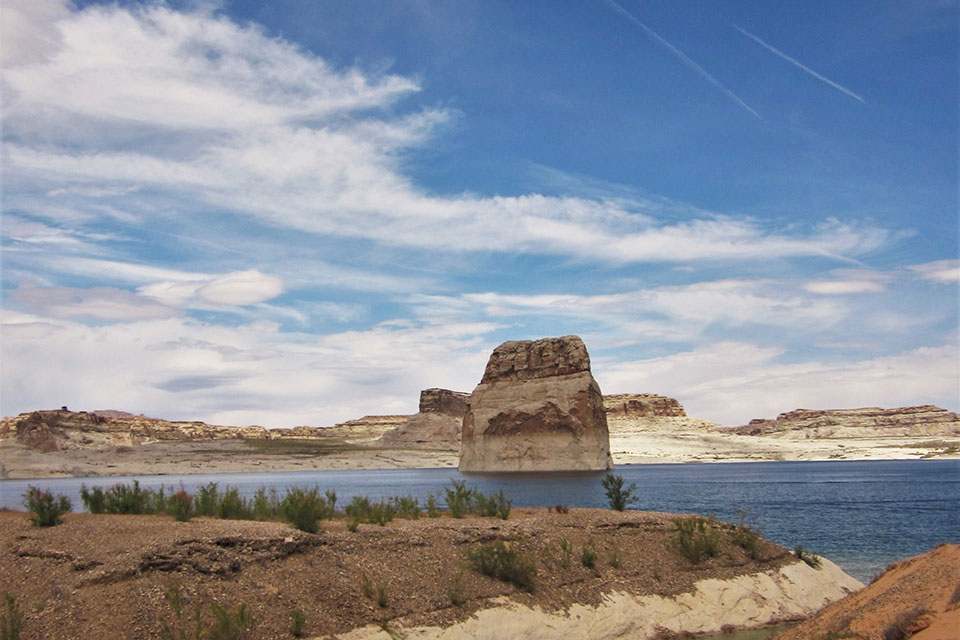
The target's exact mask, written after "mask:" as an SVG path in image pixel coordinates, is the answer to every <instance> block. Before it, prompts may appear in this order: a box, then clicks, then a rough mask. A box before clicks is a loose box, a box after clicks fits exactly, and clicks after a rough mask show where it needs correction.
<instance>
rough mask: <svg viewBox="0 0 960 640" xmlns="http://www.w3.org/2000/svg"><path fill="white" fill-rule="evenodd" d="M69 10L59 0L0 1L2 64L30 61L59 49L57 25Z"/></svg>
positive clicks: (0, 60) (0, 55)
mask: <svg viewBox="0 0 960 640" xmlns="http://www.w3.org/2000/svg"><path fill="white" fill-rule="evenodd" d="M69 14H70V11H69V9H68V8H67V5H66V3H65V2H62V1H60V0H4V2H3V3H2V4H0V64H2V65H3V66H5V67H6V66H8V65H22V64H29V63H32V62H36V61H38V60H43V59H44V58H45V57H46V56H48V55H49V54H50V53H52V52H54V51H56V50H57V48H58V47H59V45H60V34H59V32H58V30H57V29H56V27H55V26H54V25H55V24H56V23H57V22H58V21H59V20H61V19H64V18H66V17H68V16H69Z"/></svg>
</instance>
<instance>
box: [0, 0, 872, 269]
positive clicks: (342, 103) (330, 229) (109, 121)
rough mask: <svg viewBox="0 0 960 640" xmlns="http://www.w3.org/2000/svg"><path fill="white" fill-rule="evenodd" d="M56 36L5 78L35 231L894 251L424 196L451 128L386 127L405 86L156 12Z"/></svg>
mask: <svg viewBox="0 0 960 640" xmlns="http://www.w3.org/2000/svg"><path fill="white" fill-rule="evenodd" d="M47 30H48V31H49V30H50V29H49V28H48V29H47ZM55 30H56V31H57V32H58V33H59V34H60V38H59V40H60V41H61V45H60V48H59V49H57V50H56V51H55V52H53V53H51V54H50V55H48V56H46V57H45V58H43V60H41V61H39V62H35V63H34V64H31V65H21V64H13V65H11V66H10V67H9V68H7V69H5V74H4V77H5V83H6V86H7V87H8V91H7V92H6V95H5V125H6V131H7V134H6V135H7V138H8V139H7V140H6V141H5V145H4V147H5V154H4V169H5V176H6V179H7V180H8V181H9V183H10V184H19V185H29V188H30V189H34V188H37V189H41V190H42V192H41V193H40V194H39V195H36V196H30V197H28V196H24V195H23V194H20V196H19V199H20V202H21V203H22V206H23V207H24V208H25V209H26V210H29V211H34V212H37V213H38V214H39V212H41V211H42V212H45V213H46V214H47V215H56V214H57V209H56V208H55V207H51V205H50V203H49V202H47V200H50V199H51V198H56V199H58V200H67V195H69V194H71V193H73V194H74V195H75V197H78V198H80V197H88V196H84V195H82V194H84V193H87V194H94V196H93V197H96V198H97V199H98V200H102V201H103V203H101V204H110V203H113V204H115V205H116V206H114V208H113V209H103V210H101V211H100V212H99V214H98V213H97V211H96V210H95V209H93V208H90V207H86V208H84V213H86V214H90V215H104V216H109V215H110V214H111V211H112V212H114V214H127V215H129V213H128V211H129V209H128V208H126V207H124V206H123V205H124V204H126V203H127V202H128V199H129V198H134V197H136V196H137V195H138V194H139V193H142V192H143V190H144V189H146V188H149V189H151V190H160V191H162V192H163V193H166V194H168V195H169V196H170V197H171V198H174V199H178V200H185V201H186V202H188V203H190V206H189V207H188V208H189V209H190V210H191V211H192V213H191V215H203V214H202V213H193V212H195V211H204V210H209V209H211V208H214V209H221V210H227V211H232V212H235V213H238V214H242V215H246V216H252V217H255V218H258V219H260V220H262V221H264V222H267V223H269V224H271V225H278V226H282V227H288V228H293V229H298V230H303V231H307V232H311V233H317V234H326V235H332V236H341V237H356V238H364V239H368V240H373V241H375V242H377V243H381V244H384V245H392V246H403V247H416V248H425V247H426V248H430V249H432V250H440V251H451V252H459V251H506V252H517V251H521V252H534V253H541V254H565V255H572V256H576V257H580V258H587V259H591V260H598V261H605V262H617V263H630V262H681V261H682V262H688V261H694V260H730V261H743V260H756V259H780V258H785V257H796V256H828V257H831V258H835V259H846V258H849V257H850V256H855V255H858V254H861V253H863V252H866V251H870V250H873V249H876V248H877V247H879V246H882V245H883V244H884V243H886V242H888V241H889V239H890V235H889V234H888V232H886V231H885V230H883V229H878V228H873V227H854V226H851V225H849V224H845V223H842V222H839V221H835V220H827V221H825V222H824V223H822V224H821V225H820V226H816V227H813V228H808V229H806V230H798V229H791V228H783V229H776V228H767V227H765V226H764V225H761V224H759V223H757V222H755V221H752V220H748V219H734V218H728V217H721V216H715V215H711V214H709V213H703V214H701V216H700V219H694V220H693V221H690V222H681V223H677V222H665V223H660V222H656V221H655V217H654V216H653V214H657V213H661V211H660V209H662V206H663V205H662V203H661V204H657V205H656V206H655V207H654V208H655V209H656V210H655V211H653V212H650V211H647V210H646V207H647V205H649V204H650V203H649V202H645V201H630V200H627V199H622V198H618V199H604V198H597V199H589V198H576V197H548V196H543V195H539V194H528V195H522V196H511V197H482V196H478V195H475V194H455V195H436V194H429V193H427V192H425V191H424V190H423V189H421V188H419V187H418V186H416V185H415V184H414V183H412V182H411V180H409V179H408V178H407V177H405V176H404V175H403V171H402V170H403V166H402V159H403V157H404V152H405V151H406V150H407V149H409V148H410V147H412V146H414V145H419V144H422V143H423V142H424V141H425V140H427V138H428V137H429V136H430V135H431V134H432V132H433V131H434V129H435V128H436V127H437V125H438V124H440V123H442V122H445V121H447V120H448V119H449V118H450V117H451V114H450V113H448V112H446V111H443V110H439V109H427V110H423V111H415V112H412V113H409V112H408V113H402V114H397V113H395V112H394V111H391V110H389V108H391V107H394V106H395V104H396V103H397V101H398V99H399V98H401V97H403V96H406V95H409V94H411V93H412V92H415V91H417V90H418V82H417V81H416V80H413V79H410V78H403V77H399V76H391V75H375V74H371V73H365V72H363V71H360V70H358V69H346V70H342V69H334V68H332V67H331V66H330V65H328V64H327V63H326V62H325V61H323V60H321V59H319V58H317V57H316V56H314V55H312V54H310V53H309V52H306V51H303V50H301V49H299V48H297V47H296V46H294V45H291V44H289V43H287V42H284V41H282V40H279V39H272V38H268V37H267V36H265V35H264V34H263V33H262V32H261V31H259V30H258V29H256V28H255V27H249V26H245V27H241V26H238V25H236V24H234V23H231V22H229V21H228V20H227V19H225V18H220V17H216V16H213V15H211V14H206V13H178V12H175V11H172V10H170V9H167V8H165V7H162V6H157V5H150V6H146V7H138V8H134V9H127V8H121V7H117V6H91V7H87V8H86V9H83V10H82V11H74V12H71V13H70V14H69V16H68V17H66V18H64V19H62V20H59V21H58V22H57V24H56V29H55ZM145 136H149V138H150V139H151V140H152V141H155V142H154V143H152V144H151V145H143V144H141V142H142V140H143V139H144V137H145ZM131 149H136V150H131ZM44 193H52V194H59V195H56V196H44V195H43V194H44ZM24 201H25V202H24ZM132 208H133V209H134V210H136V209H137V208H138V207H136V206H134V207H132ZM60 210H61V211H62V212H63V214H64V215H75V213H73V212H70V210H69V206H68V203H64V205H61V207H60ZM684 211H687V212H688V208H684ZM141 215H145V214H141Z"/></svg>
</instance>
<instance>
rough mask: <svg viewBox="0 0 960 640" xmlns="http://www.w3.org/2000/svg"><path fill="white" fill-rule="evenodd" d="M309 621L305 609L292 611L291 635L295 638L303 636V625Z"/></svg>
mask: <svg viewBox="0 0 960 640" xmlns="http://www.w3.org/2000/svg"><path fill="white" fill-rule="evenodd" d="M306 623H307V614H305V613H304V612H303V609H294V610H293V611H291V612H290V635H292V636H293V637H294V638H302V637H303V625H305V624H306Z"/></svg>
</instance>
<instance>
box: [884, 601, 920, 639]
mask: <svg viewBox="0 0 960 640" xmlns="http://www.w3.org/2000/svg"><path fill="white" fill-rule="evenodd" d="M926 613H927V612H926V611H924V610H923V609H921V608H920V607H914V608H913V609H910V610H909V611H904V612H903V613H901V614H900V615H898V616H897V617H896V618H894V620H893V622H891V623H890V625H889V626H888V627H887V628H886V629H884V631H883V640H906V639H907V638H909V637H910V636H911V635H913V633H912V631H914V630H912V629H911V627H912V626H913V623H915V622H916V621H917V618H919V617H920V616H923V615H926Z"/></svg>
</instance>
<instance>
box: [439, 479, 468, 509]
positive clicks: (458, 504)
mask: <svg viewBox="0 0 960 640" xmlns="http://www.w3.org/2000/svg"><path fill="white" fill-rule="evenodd" d="M450 484H452V485H453V488H452V489H444V493H446V498H447V509H449V510H450V515H452V516H453V517H454V518H462V517H463V516H464V515H466V514H467V512H468V511H469V510H470V502H471V497H472V494H473V491H472V490H470V489H467V482H466V480H460V481H459V482H458V481H457V480H451V481H450Z"/></svg>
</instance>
